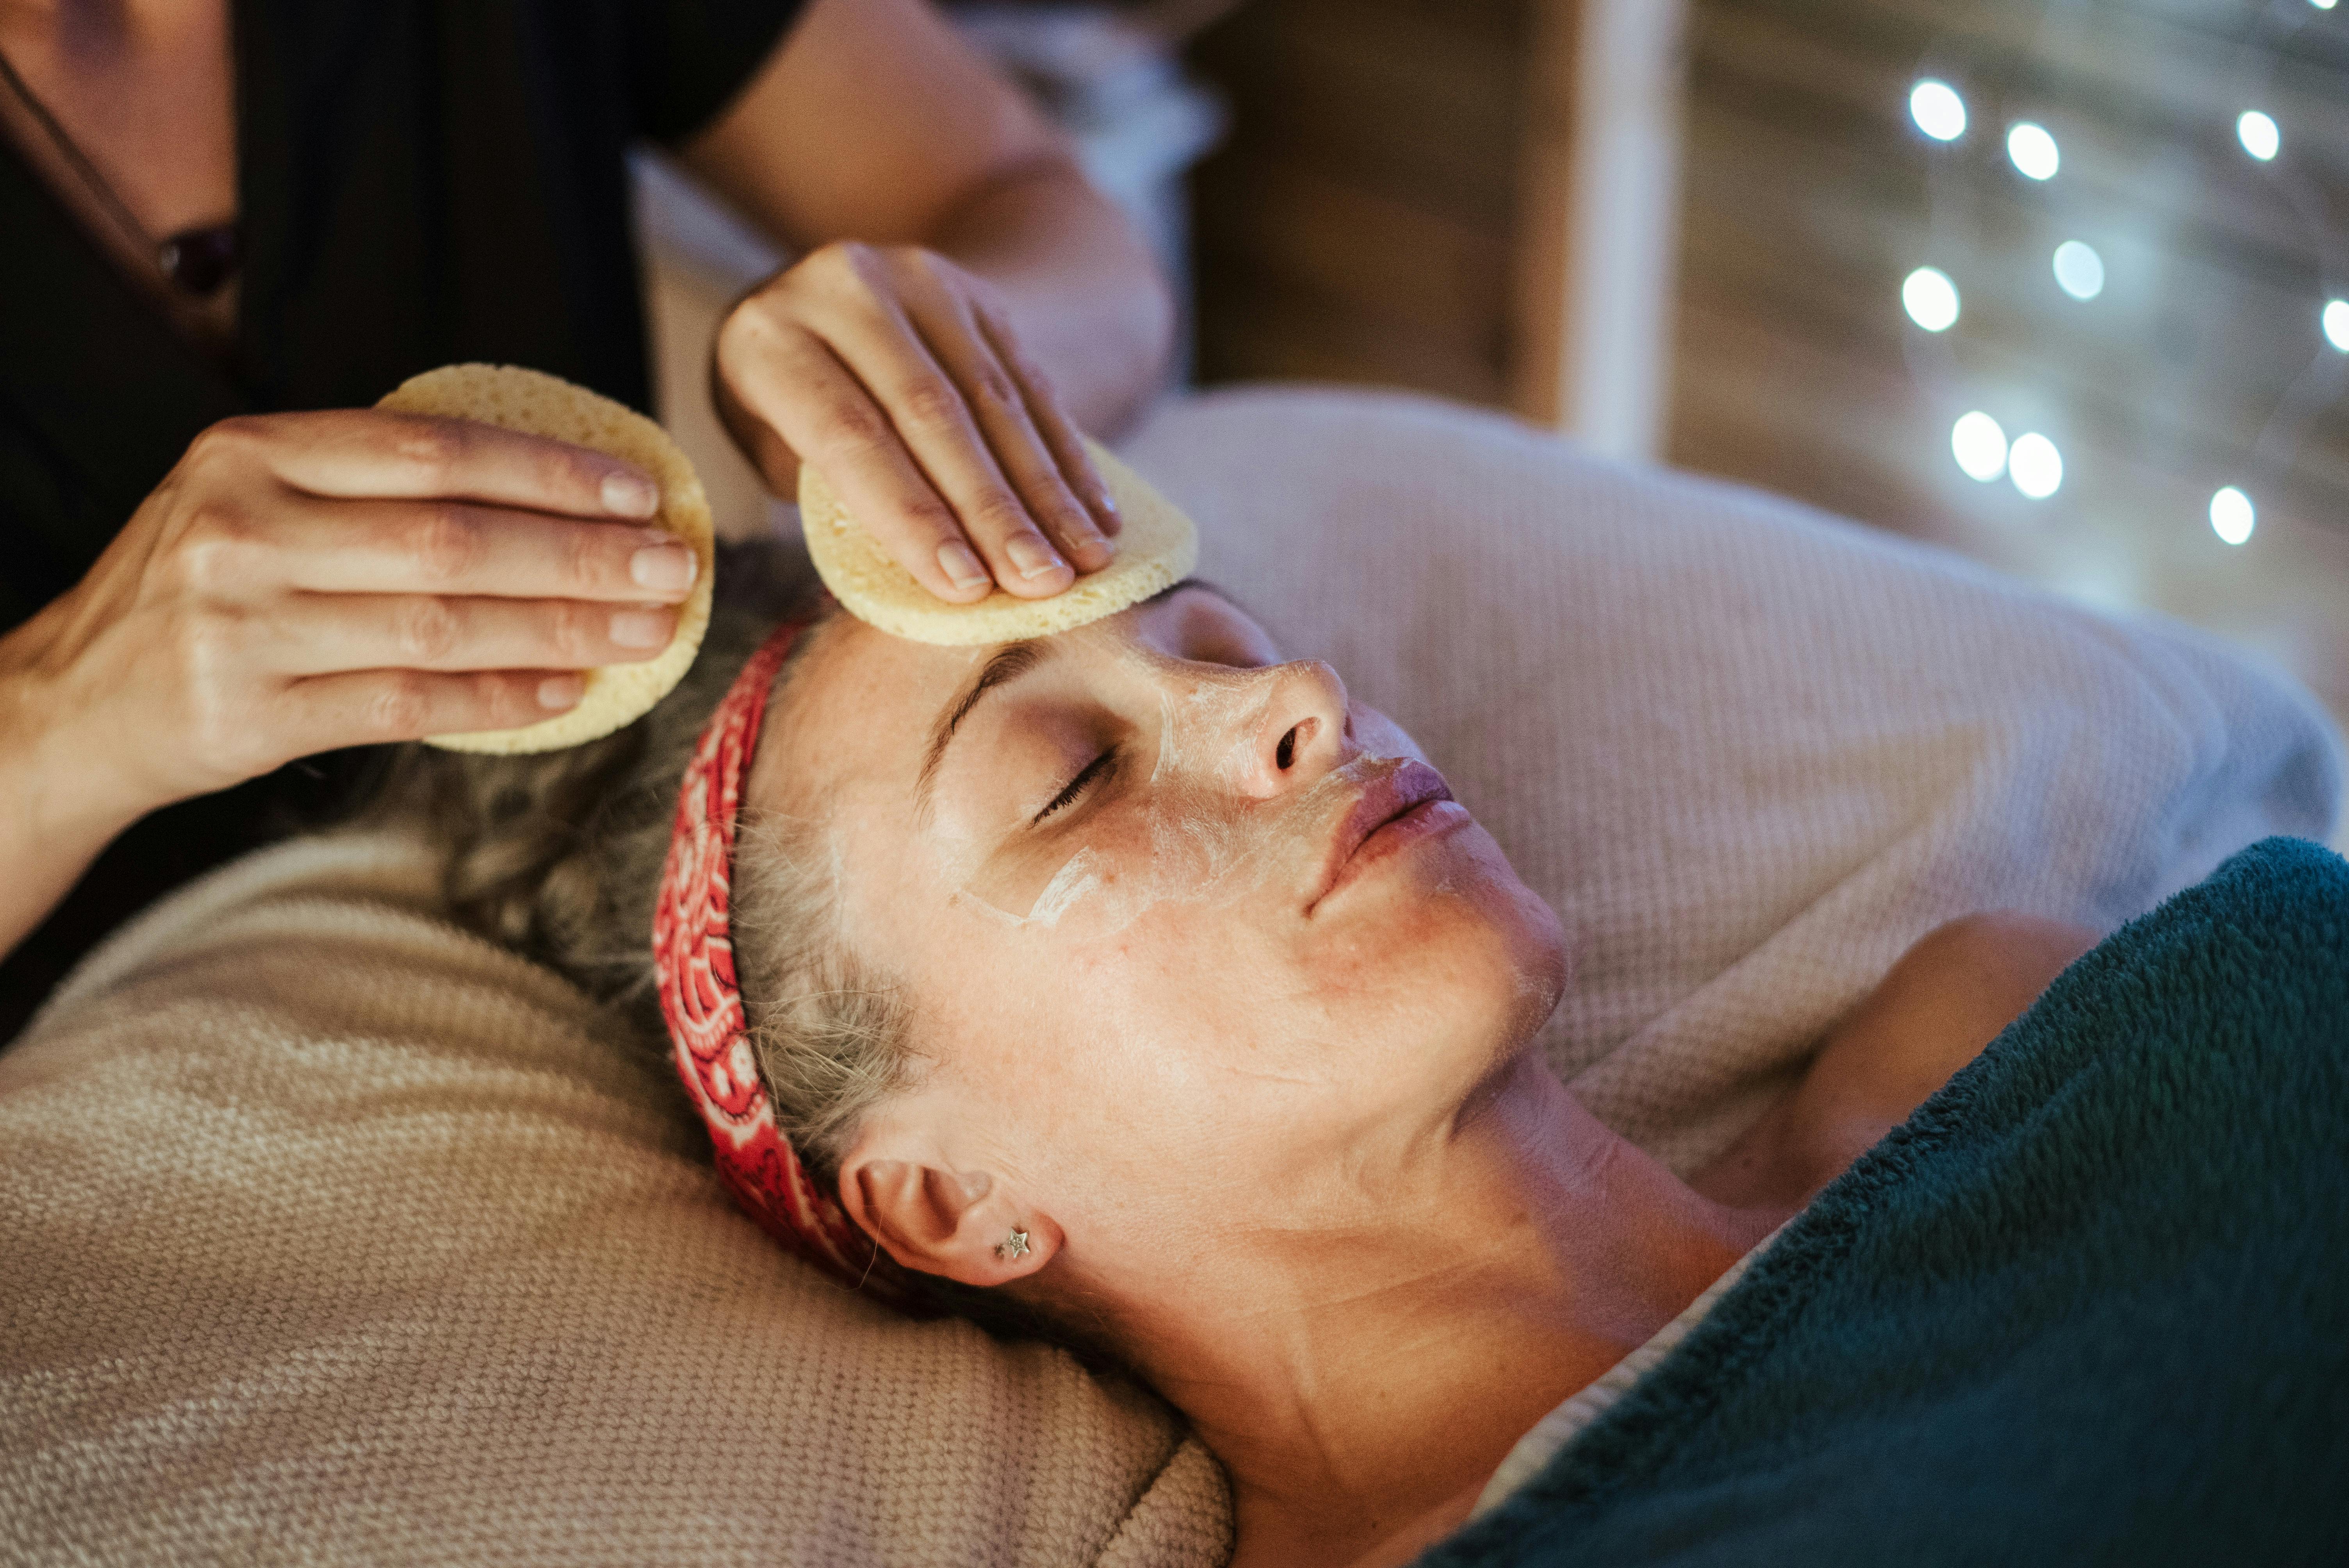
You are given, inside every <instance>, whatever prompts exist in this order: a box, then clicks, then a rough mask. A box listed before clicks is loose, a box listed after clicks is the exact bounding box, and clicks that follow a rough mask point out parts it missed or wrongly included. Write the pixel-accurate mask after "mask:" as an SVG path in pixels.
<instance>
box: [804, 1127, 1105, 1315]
mask: <svg viewBox="0 0 2349 1568" xmlns="http://www.w3.org/2000/svg"><path fill="white" fill-rule="evenodd" d="M840 1202H841V1207H843V1209H846V1210H847V1211H848V1216H849V1218H850V1219H852V1220H854V1221H855V1222H857V1223H858V1224H859V1225H862V1226H864V1230H865V1232H866V1233H868V1234H870V1235H871V1236H873V1238H874V1240H876V1241H878V1242H879V1243H881V1246H882V1250H883V1251H885V1252H886V1253H888V1254H889V1255H890V1256H891V1257H893V1258H895V1259H896V1260H897V1262H899V1263H900V1264H904V1265H905V1267H907V1268H909V1269H917V1270H919V1271H920V1272H922V1273H923V1274H939V1275H943V1276H944V1277H946V1278H947V1279H950V1280H957V1281H960V1282H961V1283H962V1284H971V1285H998V1284H1009V1283H1010V1282H1011V1281H1013V1280H1016V1279H1025V1278H1027V1277H1028V1276H1029V1275H1030V1274H1034V1273H1036V1271H1037V1270H1039V1269H1040V1268H1042V1267H1043V1266H1044V1265H1045V1264H1048V1263H1050V1262H1051V1261H1052V1259H1053V1257H1054V1256H1055V1255H1056V1254H1057V1253H1059V1252H1060V1250H1061V1242H1062V1241H1063V1239H1064V1238H1063V1237H1062V1235H1061V1228H1060V1226H1058V1225H1056V1224H1054V1223H1053V1222H1052V1219H1051V1216H1050V1215H1049V1214H1044V1213H1040V1212H1036V1211H1035V1210H1033V1209H1030V1208H1028V1207H1026V1206H1025V1205H1023V1204H1022V1203H1020V1202H1019V1199H1018V1197H1017V1196H1016V1194H1014V1193H1013V1192H1012V1191H1011V1189H1010V1187H1009V1184H1008V1183H1005V1182H1001V1181H996V1180H995V1179H994V1178H993V1177H992V1176H990V1175H988V1173H987V1172H986V1171H948V1170H941V1169H940V1168H938V1167H937V1166H936V1165H929V1164H925V1163H923V1162H922V1161H917V1160H902V1159H887V1158H883V1157H882V1156H881V1155H880V1154H879V1153H877V1152H867V1150H865V1149H864V1148H861V1147H860V1148H859V1149H858V1150H856V1151H855V1152H854V1153H852V1154H851V1155H850V1156H849V1158H848V1160H847V1161H845V1162H844V1163H843V1165H842V1166H841V1171H840ZM1015 1254H1016V1255H1015Z"/></svg>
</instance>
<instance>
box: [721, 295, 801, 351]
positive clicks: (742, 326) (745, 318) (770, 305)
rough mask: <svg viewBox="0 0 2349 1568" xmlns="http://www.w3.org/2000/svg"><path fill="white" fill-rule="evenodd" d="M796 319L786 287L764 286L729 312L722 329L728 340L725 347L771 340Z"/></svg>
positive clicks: (723, 337) (725, 339)
mask: <svg viewBox="0 0 2349 1568" xmlns="http://www.w3.org/2000/svg"><path fill="white" fill-rule="evenodd" d="M795 320H796V317H795V316H794V315H793V312H792V303H791V301H790V299H789V298H788V297H787V296H786V295H785V294H784V293H783V291H782V290H781V289H780V288H772V287H770V288H765V289H761V290H760V291H759V292H758V293H757V294H750V295H749V296H748V297H746V298H745V299H743V300H742V302H741V303H740V304H737V305H736V306H735V307H734V308H733V309H732V310H730V311H729V312H727V313H726V321H725V324H724V325H723V326H722V327H721V328H720V329H719V335H720V337H721V338H722V339H723V340H724V341H723V343H722V344H721V347H723V346H734V345H740V344H745V343H752V344H756V343H764V342H767V341H769V340H771V339H772V338H775V337H778V336H780V335H782V334H783V333H784V332H786V331H788V330H789V329H790V328H791V327H792V325H793V324H794V322H795Z"/></svg>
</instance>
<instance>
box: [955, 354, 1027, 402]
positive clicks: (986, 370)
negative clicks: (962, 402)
mask: <svg viewBox="0 0 2349 1568" xmlns="http://www.w3.org/2000/svg"><path fill="white" fill-rule="evenodd" d="M964 385H965V387H966V389H967V390H968V392H969V394H970V396H971V397H973V398H974V399H976V400H978V401H979V402H983V403H986V404H988V406H990V407H999V408H1009V407H1011V406H1012V405H1014V404H1016V403H1017V402H1019V394H1018V393H1017V392H1015V391H1013V390H1012V387H1011V377H1009V376H1007V375H1005V374H1004V373H1003V369H1002V367H1001V366H997V365H980V366H975V367H973V369H972V370H971V373H970V375H969V377H968V378H967V379H966V381H965V383H964Z"/></svg>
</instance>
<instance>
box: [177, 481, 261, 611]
mask: <svg viewBox="0 0 2349 1568" xmlns="http://www.w3.org/2000/svg"><path fill="white" fill-rule="evenodd" d="M261 535H262V530H261V527H260V525H259V524H258V523H257V522H255V521H254V519H253V518H251V517H250V516H248V515H247V514H246V513H245V512H244V511H242V510H241V509H239V508H237V507H234V506H231V505H228V504H226V503H225V502H222V501H219V500H204V501H199V502H198V503H197V504H196V505H195V506H193V507H192V508H191V509H190V511H189V513H188V518H187V524H186V527H185V528H184V529H183V530H182V531H181V535H180V542H179V547H178V548H177V549H176V550H174V551H173V552H172V554H171V559H172V562H173V563H174V564H175V565H176V567H177V569H178V571H177V574H178V577H179V580H180V583H181V586H182V587H185V588H189V589H191V590H193V591H195V592H196V593H201V594H204V595H207V596H211V595H216V594H221V593H227V592H228V591H229V590H231V589H233V588H234V587H236V586H237V585H238V584H239V583H249V582H251V581H252V580H253V579H254V576H255V575H256V574H257V573H258V570H259V567H260V561H259V559H258V558H259V556H260V555H261V554H262V552H263V549H264V546H263V544H262V538H261Z"/></svg>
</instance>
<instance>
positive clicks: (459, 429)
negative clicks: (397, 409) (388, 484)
mask: <svg viewBox="0 0 2349 1568" xmlns="http://www.w3.org/2000/svg"><path fill="white" fill-rule="evenodd" d="M391 445H392V450H393V451H394V452H395V453H397V454H398V457H399V459H400V460H401V461H403V462H406V463H409V464H412V465H413V466H414V467H416V468H417V469H420V470H421V471H422V472H423V473H424V474H425V475H426V477H427V478H428V479H430V480H446V479H447V478H448V477H449V476H450V474H451V473H453V472H454V471H455V470H456V469H458V468H460V466H461V465H462V464H463V463H464V460H465V457H466V454H467V453H469V452H470V451H471V450H472V448H473V434H472V431H471V429H470V428H468V427H467V425H466V423H465V421H463V420H461V419H440V418H419V419H415V420H410V421H407V422H404V423H403V424H402V426H401V427H400V430H399V433H398V435H396V436H395V437H393V438H392V443H391Z"/></svg>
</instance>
